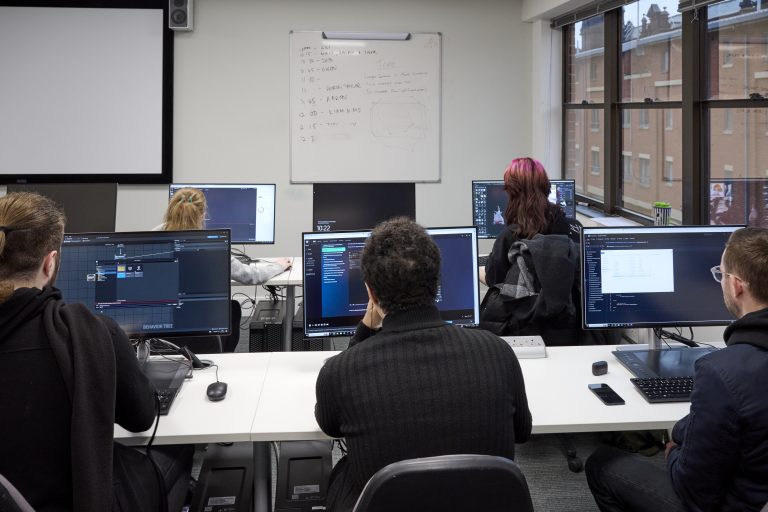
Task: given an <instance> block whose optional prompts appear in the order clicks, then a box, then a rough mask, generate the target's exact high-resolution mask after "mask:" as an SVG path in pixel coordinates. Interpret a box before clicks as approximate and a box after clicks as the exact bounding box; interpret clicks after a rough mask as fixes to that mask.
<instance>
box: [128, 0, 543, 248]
mask: <svg viewBox="0 0 768 512" xmlns="http://www.w3.org/2000/svg"><path fill="white" fill-rule="evenodd" d="M194 7H195V13H194V16H195V27H194V31H193V32H190V33H177V34H176V35H175V38H176V41H175V44H176V55H175V73H174V80H175V84H174V90H175V92H174V180H175V181H177V182H223V183H226V182H252V183H254V182H274V183H277V214H276V228H277V229H276V243H275V245H274V246H270V245H267V246H255V247H254V248H253V249H251V250H249V252H253V253H254V254H260V255H263V256H276V255H298V254H299V251H300V238H301V237H300V233H301V232H302V231H306V230H309V229H310V228H311V222H312V186H311V185H304V184H302V185H291V184H290V183H289V177H288V154H289V143H288V121H289V119H288V66H289V60H288V43H289V41H288V32H289V31H290V30H292V29H294V30H363V31H412V32H434V31H439V32H442V34H443V42H442V46H443V126H442V129H443V132H442V135H443V140H442V146H443V149H442V152H443V154H442V162H443V164H442V180H441V182H440V183H434V184H417V185H416V216H417V220H418V221H419V222H421V223H422V224H425V225H430V226H451V225H467V224H470V223H471V222H472V218H471V195H470V182H471V180H472V179H478V178H497V177H501V174H502V172H503V170H504V168H505V166H506V164H507V163H508V162H509V160H511V159H512V158H514V157H516V156H523V155H527V154H529V153H530V151H531V149H532V135H531V128H530V125H531V115H532V110H531V104H530V97H531V86H532V82H531V78H530V77H531V55H532V53H531V41H532V37H531V25H530V24H528V23H524V22H522V20H521V13H520V10H521V7H522V3H521V2H517V1H510V0H477V1H474V2H467V1H464V0H388V1H386V2H382V1H380V0H379V1H376V0H260V1H258V2H256V1H253V0H198V1H196V2H195V5H194ZM361 172H365V170H364V169H361ZM166 194H167V188H166V187H161V186H121V187H120V188H119V192H118V209H117V229H118V230H131V229H147V228H150V227H152V226H154V225H156V224H158V223H159V222H160V218H161V216H162V213H163V211H164V207H165V203H166V201H167V196H166Z"/></svg>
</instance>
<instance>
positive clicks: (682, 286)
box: [581, 226, 742, 329]
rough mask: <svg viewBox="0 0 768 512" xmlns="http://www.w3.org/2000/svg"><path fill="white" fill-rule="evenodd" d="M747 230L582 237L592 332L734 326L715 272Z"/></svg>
mask: <svg viewBox="0 0 768 512" xmlns="http://www.w3.org/2000/svg"><path fill="white" fill-rule="evenodd" d="M740 227H742V226H674V227H673V226H668V227H622V228H594V227H585V228H583V229H582V239H581V240H582V242H581V262H582V263H581V275H582V287H581V288H582V295H581V301H582V317H583V324H584V327H585V328H587V329H601V328H625V327H631V328H634V327H664V326H700V325H727V324H729V323H730V322H731V321H732V320H733V315H731V313H729V312H728V310H727V309H726V308H725V305H724V304H723V292H722V289H721V287H720V284H718V283H717V282H716V281H715V280H714V279H713V278H712V273H711V272H710V268H711V267H714V266H715V265H719V264H720V257H721V255H722V253H723V250H724V249H725V244H726V242H727V241H728V238H729V237H730V235H731V233H733V232H734V231H735V230H737V229H739V228H740Z"/></svg>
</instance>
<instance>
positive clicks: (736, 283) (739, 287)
mask: <svg viewBox="0 0 768 512" xmlns="http://www.w3.org/2000/svg"><path fill="white" fill-rule="evenodd" d="M729 285H730V287H731V295H732V296H733V297H741V295H742V294H743V293H744V281H742V280H741V279H739V278H737V277H736V276H731V279H730V283H729Z"/></svg>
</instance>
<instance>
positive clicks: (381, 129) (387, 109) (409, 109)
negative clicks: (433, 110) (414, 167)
mask: <svg viewBox="0 0 768 512" xmlns="http://www.w3.org/2000/svg"><path fill="white" fill-rule="evenodd" d="M427 123H428V120H427V107H426V106H425V105H424V104H423V103H420V102H418V101H415V100H414V99H403V100H400V101H396V100H389V101H379V102H375V103H373V104H372V105H371V134H372V135H373V136H374V137H375V138H376V139H378V140H379V141H380V142H381V143H383V144H385V145H388V146H392V147H400V148H402V149H407V150H409V151H413V149H414V147H415V145H416V143H417V142H418V141H421V140H424V139H425V138H426V137H427V129H428V125H427Z"/></svg>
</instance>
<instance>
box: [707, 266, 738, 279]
mask: <svg viewBox="0 0 768 512" xmlns="http://www.w3.org/2000/svg"><path fill="white" fill-rule="evenodd" d="M709 271H710V272H712V278H713V279H714V280H715V281H717V282H718V283H722V282H723V276H724V275H729V276H731V277H735V278H736V279H738V280H739V281H744V280H743V279H742V278H740V277H739V276H737V275H735V274H731V273H730V272H723V271H722V269H721V268H720V265H717V266H714V267H712V268H711V269H709Z"/></svg>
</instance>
